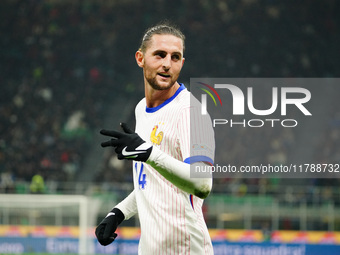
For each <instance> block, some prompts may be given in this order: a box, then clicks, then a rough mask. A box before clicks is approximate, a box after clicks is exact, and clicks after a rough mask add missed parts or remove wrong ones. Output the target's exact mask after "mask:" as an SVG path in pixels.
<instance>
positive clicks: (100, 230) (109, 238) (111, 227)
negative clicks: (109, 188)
mask: <svg viewBox="0 0 340 255" xmlns="http://www.w3.org/2000/svg"><path fill="white" fill-rule="evenodd" d="M124 218H125V216H124V214H123V213H122V211H121V210H119V209H118V208H113V209H112V210H111V212H109V213H108V215H107V216H106V217H105V219H103V220H102V222H100V223H99V225H98V226H97V228H96V232H95V233H96V237H97V239H98V242H99V243H100V244H101V245H104V246H106V245H109V244H110V243H112V242H113V241H114V240H115V239H116V237H117V234H116V233H115V231H116V229H117V227H118V225H119V224H120V223H121V222H122V221H123V220H124Z"/></svg>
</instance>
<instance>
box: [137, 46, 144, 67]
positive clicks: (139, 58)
mask: <svg viewBox="0 0 340 255" xmlns="http://www.w3.org/2000/svg"><path fill="white" fill-rule="evenodd" d="M135 58H136V62H137V65H138V66H139V67H142V68H143V67H144V54H143V52H142V51H141V50H138V51H137V52H136V54H135Z"/></svg>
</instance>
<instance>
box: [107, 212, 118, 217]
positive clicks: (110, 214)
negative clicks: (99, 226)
mask: <svg viewBox="0 0 340 255" xmlns="http://www.w3.org/2000/svg"><path fill="white" fill-rule="evenodd" d="M112 215H116V214H115V213H114V212H109V213H108V214H107V215H106V217H105V218H107V217H109V216H112Z"/></svg>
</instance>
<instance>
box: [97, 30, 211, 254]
mask: <svg viewBox="0 0 340 255" xmlns="http://www.w3.org/2000/svg"><path fill="white" fill-rule="evenodd" d="M184 41H185V37H184V35H183V34H182V32H181V31H180V30H179V29H177V28H175V27H174V26H171V25H168V24H160V25H156V26H154V27H151V28H149V29H148V30H147V31H146V33H145V34H144V36H143V38H142V43H141V46H140V49H139V50H138V51H137V52H136V54H135V58H136V62H137V64H138V66H139V67H141V68H142V69H143V74H144V86H145V98H143V99H142V100H141V101H140V102H139V103H138V104H137V106H136V109H135V116H136V128H135V132H134V131H132V130H130V129H129V128H128V127H127V126H126V124H124V123H123V124H121V127H122V132H118V131H109V130H101V134H102V135H105V136H108V137H109V140H108V141H106V142H103V143H102V144H101V145H102V146H103V147H107V146H113V147H114V148H115V152H116V153H117V155H118V158H119V159H127V160H133V164H132V167H133V182H134V190H133V191H132V192H131V193H130V194H129V195H128V196H127V197H126V198H125V199H124V200H123V201H121V202H120V203H118V204H117V205H116V206H115V207H114V208H113V209H112V210H111V212H109V213H108V214H107V216H106V217H105V219H103V221H102V222H101V223H100V224H99V225H98V227H97V228H96V236H97V239H98V241H99V242H100V243H101V244H102V245H108V244H110V243H112V242H113V241H114V239H115V238H116V236H117V234H115V233H114V232H115V231H116V229H117V226H118V225H119V224H120V223H121V222H122V221H123V220H127V219H129V218H130V217H132V216H133V215H135V214H137V213H138V217H139V220H140V227H141V237H140V241H139V248H138V254H143V255H145V254H146V255H150V254H162V255H163V254H167V255H168V254H174V255H178V254H192V255H198V254H213V247H212V244H211V239H210V236H209V232H208V229H207V226H206V224H205V221H204V218H203V213H202V204H203V199H204V198H206V197H207V196H208V194H209V193H210V191H211V188H212V177H211V175H208V176H202V177H200V178H198V177H197V176H195V178H193V177H192V176H191V175H190V166H202V167H206V166H207V165H211V164H212V163H213V158H214V151H215V143H214V133H213V128H212V125H211V119H210V117H209V115H201V110H200V107H199V102H198V101H197V100H196V99H195V98H194V97H193V96H192V95H191V93H190V92H189V91H188V90H187V89H186V87H185V86H184V85H183V84H181V83H178V82H177V78H178V77H179V74H180V71H181V69H182V66H183V64H184V56H183V53H184Z"/></svg>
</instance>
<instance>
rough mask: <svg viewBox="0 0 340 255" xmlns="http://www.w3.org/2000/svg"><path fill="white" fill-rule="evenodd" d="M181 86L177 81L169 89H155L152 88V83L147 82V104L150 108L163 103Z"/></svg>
mask: <svg viewBox="0 0 340 255" xmlns="http://www.w3.org/2000/svg"><path fill="white" fill-rule="evenodd" d="M179 87H180V85H179V83H178V82H176V83H175V84H174V85H173V86H172V87H171V88H170V89H167V90H155V89H153V88H151V86H150V85H148V84H145V99H146V106H147V107H148V108H153V107H157V106H159V105H161V104H162V103H164V102H165V101H166V100H167V99H169V98H170V97H172V96H173V95H174V94H175V93H176V91H177V89H178V88H179Z"/></svg>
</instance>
